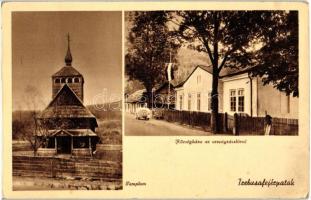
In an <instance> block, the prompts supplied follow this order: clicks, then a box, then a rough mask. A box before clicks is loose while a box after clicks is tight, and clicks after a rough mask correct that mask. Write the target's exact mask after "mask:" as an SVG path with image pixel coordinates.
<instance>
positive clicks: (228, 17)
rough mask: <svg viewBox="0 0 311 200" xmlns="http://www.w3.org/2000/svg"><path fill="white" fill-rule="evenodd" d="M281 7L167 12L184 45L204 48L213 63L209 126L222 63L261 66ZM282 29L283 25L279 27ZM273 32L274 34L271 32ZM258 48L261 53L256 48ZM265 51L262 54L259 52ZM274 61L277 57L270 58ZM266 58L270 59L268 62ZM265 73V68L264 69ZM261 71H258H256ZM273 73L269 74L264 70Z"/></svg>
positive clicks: (281, 15) (281, 14)
mask: <svg viewBox="0 0 311 200" xmlns="http://www.w3.org/2000/svg"><path fill="white" fill-rule="evenodd" d="M287 15H288V13H287V12H285V11H278V12H275V11H273V12H270V11H181V12H172V13H171V18H170V20H171V22H172V23H174V24H176V25H177V28H176V29H177V30H176V32H175V34H176V36H178V37H179V38H180V39H181V40H182V41H184V42H186V43H188V46H189V47H190V48H192V49H195V50H197V51H199V52H205V53H206V55H207V56H208V57H209V59H210V61H211V63H212V67H213V81H212V120H211V121H212V130H213V132H214V133H216V132H218V120H217V119H218V80H219V74H220V72H221V70H222V69H223V68H225V67H231V68H245V67H254V66H257V65H258V66H259V64H260V63H261V65H262V66H264V65H266V64H269V62H262V60H264V59H265V58H266V57H267V56H268V55H269V54H268V52H269V50H268V49H272V46H270V47H269V46H268V45H272V44H271V40H274V41H276V39H277V38H278V37H279V36H278V32H279V29H280V27H282V26H283V22H284V18H286V17H287ZM283 29H286V28H285V27H283ZM273 34H274V36H273ZM264 47H266V48H267V50H265V51H262V55H260V54H259V53H258V52H259V50H260V49H262V48H264ZM263 55H265V56H263ZM270 61H271V62H272V61H274V63H277V62H278V61H280V59H278V60H273V59H271V60H270ZM271 62H270V63H271ZM264 73H265V72H264ZM264 73H262V72H260V73H259V74H260V75H263V74H264ZM267 76H268V77H269V76H273V74H268V75H267Z"/></svg>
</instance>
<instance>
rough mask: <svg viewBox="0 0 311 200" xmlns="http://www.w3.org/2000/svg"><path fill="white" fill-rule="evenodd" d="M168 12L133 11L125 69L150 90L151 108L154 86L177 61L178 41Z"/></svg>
mask: <svg viewBox="0 0 311 200" xmlns="http://www.w3.org/2000/svg"><path fill="white" fill-rule="evenodd" d="M167 19H168V18H167V13H166V12H164V11H154V12H131V15H130V16H129V17H128V21H129V22H128V23H130V25H131V28H129V35H128V38H127V39H128V48H127V54H126V56H125V71H126V74H127V75H128V77H129V79H130V80H138V81H140V82H141V83H142V84H143V85H144V87H145V88H146V92H147V103H148V107H151V98H152V88H153V87H154V86H155V85H156V84H157V83H161V82H163V81H164V79H165V67H166V64H167V63H168V62H169V61H170V53H171V55H172V59H173V60H174V57H175V56H174V55H176V48H177V43H174V41H173V40H172V38H171V37H170V32H169V30H168V27H167V25H166V23H167Z"/></svg>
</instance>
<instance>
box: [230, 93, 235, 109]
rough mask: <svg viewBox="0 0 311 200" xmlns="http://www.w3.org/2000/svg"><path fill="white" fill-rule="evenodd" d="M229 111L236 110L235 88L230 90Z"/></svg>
mask: <svg viewBox="0 0 311 200" xmlns="http://www.w3.org/2000/svg"><path fill="white" fill-rule="evenodd" d="M230 111H232V112H235V111H236V93H235V90H230Z"/></svg>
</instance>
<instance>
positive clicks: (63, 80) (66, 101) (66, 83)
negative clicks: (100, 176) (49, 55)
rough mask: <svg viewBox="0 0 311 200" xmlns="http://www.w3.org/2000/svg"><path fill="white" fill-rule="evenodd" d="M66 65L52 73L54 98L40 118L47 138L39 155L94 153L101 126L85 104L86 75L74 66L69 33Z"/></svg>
mask: <svg viewBox="0 0 311 200" xmlns="http://www.w3.org/2000/svg"><path fill="white" fill-rule="evenodd" d="M65 64H66V65H65V66H64V67H62V68H61V69H60V70H59V71H57V72H56V73H55V74H53V75H52V101H51V102H50V103H49V105H48V106H47V108H46V109H45V110H43V111H42V112H41V114H40V116H39V117H38V121H39V122H40V124H41V125H42V127H43V130H42V131H41V133H40V134H39V135H37V137H38V138H40V139H41V140H44V143H43V145H42V147H41V148H39V149H38V154H39V155H40V154H42V155H51V156H52V155H57V154H69V155H72V156H92V155H93V152H94V151H95V149H96V143H97V142H98V136H97V134H96V132H95V131H96V127H98V124H97V120H96V118H95V116H94V115H93V114H92V113H91V112H90V111H89V110H88V109H87V108H86V107H85V106H84V105H83V98H84V91H83V85H84V78H83V76H82V74H80V73H79V72H78V71H77V70H76V69H75V68H74V67H73V66H72V55H71V51H70V40H69V36H68V49H67V54H66V56H65Z"/></svg>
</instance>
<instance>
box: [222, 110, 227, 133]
mask: <svg viewBox="0 0 311 200" xmlns="http://www.w3.org/2000/svg"><path fill="white" fill-rule="evenodd" d="M223 129H224V130H223V131H224V132H225V133H226V132H227V131H228V113H227V112H225V113H224V118H223Z"/></svg>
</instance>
